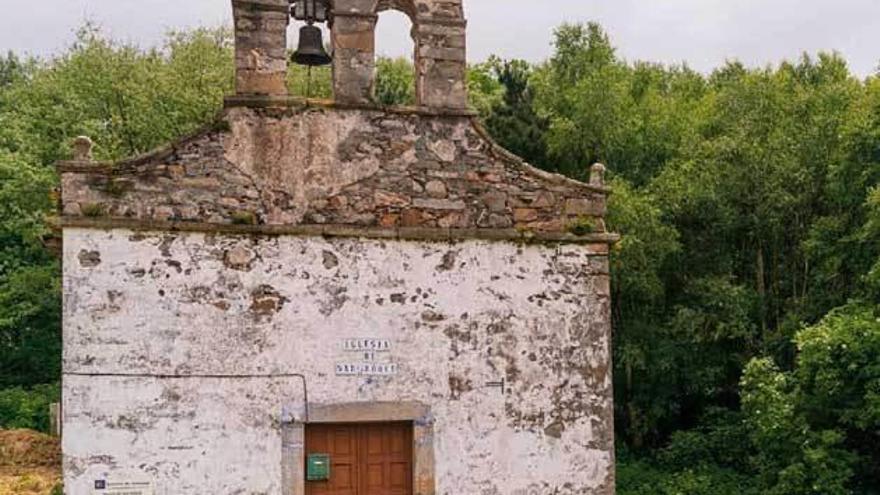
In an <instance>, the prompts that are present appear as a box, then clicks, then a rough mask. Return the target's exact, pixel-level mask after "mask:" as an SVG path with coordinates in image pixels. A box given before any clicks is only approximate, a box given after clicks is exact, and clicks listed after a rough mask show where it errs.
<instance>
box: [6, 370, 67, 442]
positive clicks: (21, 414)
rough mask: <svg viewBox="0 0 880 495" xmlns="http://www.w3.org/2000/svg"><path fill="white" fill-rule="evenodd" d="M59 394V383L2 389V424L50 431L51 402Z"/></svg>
mask: <svg viewBox="0 0 880 495" xmlns="http://www.w3.org/2000/svg"><path fill="white" fill-rule="evenodd" d="M53 378H54V377H53ZM59 394H60V390H59V387H58V385H37V386H35V387H33V388H31V389H24V388H22V387H12V388H5V389H0V425H2V427H3V428H9V429H13V428H29V429H31V430H39V431H49V404H51V403H52V402H57V401H58V395H59Z"/></svg>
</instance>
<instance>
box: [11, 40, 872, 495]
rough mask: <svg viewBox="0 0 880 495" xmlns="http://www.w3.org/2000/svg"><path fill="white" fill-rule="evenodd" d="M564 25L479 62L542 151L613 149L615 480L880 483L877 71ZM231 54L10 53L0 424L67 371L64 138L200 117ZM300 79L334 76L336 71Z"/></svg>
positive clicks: (209, 44)
mask: <svg viewBox="0 0 880 495" xmlns="http://www.w3.org/2000/svg"><path fill="white" fill-rule="evenodd" d="M555 43H556V49H555V52H554V55H553V56H552V57H551V58H550V59H549V60H547V61H546V62H544V63H541V64H538V65H532V64H528V63H526V62H523V61H515V60H514V61H505V60H500V59H495V58H493V59H491V60H489V61H488V62H486V63H483V64H479V65H474V66H472V67H471V70H470V73H469V76H468V85H469V88H470V91H471V103H472V105H473V106H474V108H475V109H477V110H478V111H479V112H480V113H481V115H482V116H483V119H484V121H485V123H486V126H487V128H488V129H489V130H490V132H491V133H492V134H493V136H495V138H496V139H497V140H498V141H499V142H501V143H502V144H503V145H504V146H506V147H507V148H509V149H511V150H512V151H514V152H516V153H518V154H520V155H522V156H524V157H525V158H527V159H528V160H529V161H530V162H531V163H533V164H535V165H537V166H540V167H542V168H545V169H548V170H552V171H558V172H561V173H564V174H567V175H569V176H572V177H575V178H581V179H583V178H585V177H586V175H587V172H588V168H589V166H590V164H592V163H593V162H595V161H602V162H604V163H607V164H608V166H609V168H610V170H611V178H610V180H611V184H612V186H613V187H614V191H615V194H614V196H613V197H612V201H611V205H610V214H609V218H608V225H609V226H610V228H611V229H613V230H615V231H618V232H620V233H622V234H623V236H624V237H623V240H622V241H621V242H620V244H619V245H618V246H617V247H616V249H615V251H614V255H613V260H612V271H613V323H614V352H615V391H616V408H617V409H616V414H617V429H618V432H617V433H618V439H619V443H620V445H619V460H620V466H619V472H618V481H619V492H620V493H621V494H627V495H635V494H646V495H647V494H669V495H673V494H675V495H678V494H722V495H723V494H728V493H729V494H764V493H769V494H778V495H784V494H785V495H788V494H790V495H800V494H816V495H819V494H832V495H833V494H848V493H858V494H875V493H880V447H878V446H880V310H878V304H877V303H878V298H880V78H878V77H870V78H867V79H863V80H862V79H859V78H857V77H854V76H853V75H852V74H851V73H850V72H849V70H848V68H847V67H846V64H845V63H844V61H843V60H842V59H841V57H839V56H838V55H836V54H820V55H818V56H817V57H808V56H804V57H803V58H801V59H800V60H798V61H797V62H784V63H782V64H780V65H779V66H777V67H773V68H769V67H768V68H758V69H754V68H746V67H744V66H742V65H741V64H739V63H736V62H730V63H727V64H726V65H724V66H723V67H721V68H719V69H718V70H716V71H714V72H713V73H711V74H709V75H703V74H699V73H696V72H694V71H692V70H690V69H688V68H687V67H686V66H663V65H657V64H651V63H643V62H636V63H630V62H626V61H624V60H622V59H621V58H620V57H618V56H617V54H616V52H615V50H614V48H613V46H612V44H611V43H610V41H609V38H608V36H607V35H606V34H605V33H604V32H603V31H602V29H601V28H600V27H599V26H597V25H565V26H562V27H560V28H559V30H558V31H557V34H556V40H555ZM377 67H378V77H377V87H376V99H377V102H378V103H381V104H387V105H391V104H410V103H412V102H413V101H414V88H413V86H414V83H413V68H412V65H411V64H409V63H408V62H407V61H405V60H392V59H380V60H378V62H377ZM231 75H232V55H231V46H230V39H229V34H228V33H227V32H226V31H224V30H195V31H191V32H186V33H177V34H172V35H170V36H169V38H168V41H167V42H166V44H165V45H164V46H163V47H161V48H158V49H152V50H142V49H138V48H135V47H132V46H127V45H122V44H118V43H114V42H112V41H109V40H107V39H105V38H103V37H102V36H101V35H100V33H98V32H96V31H95V30H94V29H91V28H88V27H87V28H85V29H83V31H82V32H81V34H80V36H79V38H78V41H77V42H76V44H74V45H73V46H72V47H71V48H70V49H69V50H68V51H67V52H65V53H64V54H62V55H60V56H58V57H57V58H55V59H52V60H48V61H37V60H20V59H18V58H16V57H15V56H14V55H12V54H10V55H7V56H5V57H0V241H2V244H0V387H7V388H9V387H15V388H9V389H8V390H7V391H5V392H2V393H0V425H5V426H10V425H13V426H15V425H27V426H36V427H44V426H45V422H44V421H45V419H44V418H43V417H42V416H40V414H42V413H40V412H39V411H37V412H34V411H35V410H37V409H41V408H42V409H45V408H44V407H43V406H44V403H45V401H46V400H48V399H46V398H47V397H48V396H52V395H53V394H57V389H53V388H51V387H39V386H38V384H41V383H52V382H54V381H56V380H57V379H58V374H59V364H58V363H59V361H60V350H59V347H60V346H59V340H60V330H59V319H60V318H59V312H60V310H59V308H60V296H59V281H58V278H59V271H58V264H57V262H56V261H54V259H53V257H52V256H51V255H49V254H48V253H47V251H46V249H44V247H43V245H42V239H43V238H44V236H45V235H46V234H47V231H48V229H47V226H46V222H45V221H44V216H45V214H46V213H47V212H49V211H50V210H51V208H52V206H53V200H52V194H51V193H52V190H53V188H54V187H56V181H57V178H56V177H55V175H54V172H53V170H52V167H51V165H52V162H53V161H55V160H57V159H59V158H64V157H65V156H66V154H67V153H68V145H69V143H70V140H71V139H72V138H73V137H74V136H76V135H79V134H87V135H90V136H92V137H93V138H94V139H95V141H96V142H97V143H98V147H97V149H96V153H97V155H98V157H99V158H105V159H113V158H120V157H123V156H127V155H131V154H136V153H141V152H144V151H147V150H149V149H150V148H152V147H154V146H157V145H160V144H162V143H163V142H166V141H168V140H170V139H172V138H174V137H176V136H178V135H180V134H183V133H186V132H190V131H192V130H193V129H195V128H197V127H198V126H200V125H203V124H205V123H207V122H209V121H210V120H211V119H212V118H213V116H214V115H215V113H216V112H217V111H218V110H219V108H220V106H221V102H222V97H223V96H224V95H225V94H227V93H229V92H230V91H231V88H232V77H231ZM309 81H310V82H309ZM290 87H291V89H292V91H293V92H294V93H296V94H306V92H308V94H309V95H311V96H313V97H329V96H330V93H331V84H330V72H329V70H327V69H320V70H315V71H314V72H313V73H312V75H311V78H309V77H308V74H307V72H306V71H305V70H303V69H301V68H294V70H292V71H291V74H290ZM34 387H36V388H34ZM31 390H32V391H31Z"/></svg>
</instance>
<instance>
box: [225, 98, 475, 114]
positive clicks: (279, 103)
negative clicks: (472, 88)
mask: <svg viewBox="0 0 880 495" xmlns="http://www.w3.org/2000/svg"><path fill="white" fill-rule="evenodd" d="M224 106H225V107H226V108H235V107H248V108H271V107H287V108H300V109H307V108H328V109H339V110H367V111H376V112H386V113H392V114H398V115H425V116H429V117H476V116H477V115H479V114H478V113H477V112H476V111H474V110H471V109H468V108H443V107H428V106H383V105H377V104H373V103H369V104H367V103H346V102H340V101H333V100H324V99H315V98H309V99H306V98H301V97H297V96H271V95H236V96H228V97H226V99H225V101H224Z"/></svg>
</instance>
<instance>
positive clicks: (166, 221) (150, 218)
mask: <svg viewBox="0 0 880 495" xmlns="http://www.w3.org/2000/svg"><path fill="white" fill-rule="evenodd" d="M58 170H59V174H60V176H61V182H62V195H61V205H60V208H61V214H62V221H63V224H64V225H68V226H91V227H102V226H104V227H108V228H117V227H129V228H133V229H159V228H161V229H163V230H164V229H171V230H174V229H182V230H227V231H235V232H263V233H285V232H287V233H312V234H314V233H318V234H321V235H350V236H365V237H382V238H430V239H460V238H486V239H519V240H542V239H543V240H548V241H564V242H579V243H600V244H603V243H604V244H611V243H613V242H615V241H616V240H617V236H615V235H613V234H608V233H607V232H606V229H605V222H604V217H605V214H606V201H607V197H608V195H609V194H610V190H609V189H608V188H607V187H605V186H604V185H602V184H601V183H598V184H596V183H594V184H584V183H582V182H579V181H575V180H573V179H570V178H567V177H564V176H562V175H559V174H553V173H549V172H545V171H543V170H540V169H537V168H535V167H533V166H531V165H529V164H527V163H526V162H525V161H524V160H522V159H521V158H519V157H517V156H516V155H513V154H512V153H510V152H508V151H507V150H505V149H504V148H502V147H501V146H499V145H498V144H497V143H495V142H494V141H493V140H492V138H491V137H490V136H489V135H488V133H487V132H486V131H485V129H484V128H483V127H482V125H481V124H480V122H479V121H478V119H477V118H476V117H474V116H473V115H469V114H465V113H449V114H443V113H442V112H440V113H438V112H436V111H433V112H420V111H418V110H417V109H387V108H350V107H345V106H337V105H332V104H327V103H322V102H313V101H308V102H303V101H299V102H298V103H297V104H296V105H291V106H289V107H287V108H278V107H257V108H254V107H252V106H239V107H236V106H228V107H227V109H226V110H224V112H223V113H222V114H221V115H220V116H219V117H218V118H217V119H216V121H215V122H213V123H212V124H209V125H208V126H205V127H203V128H201V129H199V130H197V131H195V132H194V133H192V134H190V135H188V136H186V137H184V138H182V139H179V140H176V141H174V142H173V143H171V144H169V145H167V146H164V147H162V148H159V149H157V150H155V151H153V152H150V153H147V154H144V155H141V156H138V157H135V158H132V159H127V160H122V161H119V162H116V163H107V162H93V161H83V160H78V161H62V162H59V163H58Z"/></svg>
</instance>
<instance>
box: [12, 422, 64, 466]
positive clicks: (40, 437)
mask: <svg viewBox="0 0 880 495" xmlns="http://www.w3.org/2000/svg"><path fill="white" fill-rule="evenodd" d="M60 465H61V444H60V441H59V439H58V438H55V437H50V436H49V435H44V434H43V433H39V432H36V431H31V430H0V467H50V468H55V467H59V466H60Z"/></svg>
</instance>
